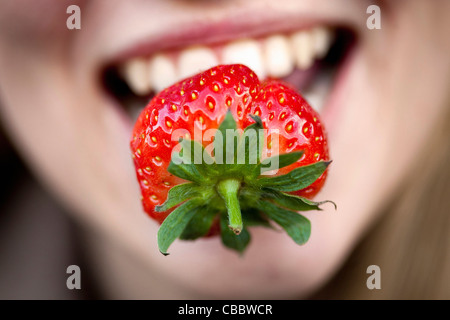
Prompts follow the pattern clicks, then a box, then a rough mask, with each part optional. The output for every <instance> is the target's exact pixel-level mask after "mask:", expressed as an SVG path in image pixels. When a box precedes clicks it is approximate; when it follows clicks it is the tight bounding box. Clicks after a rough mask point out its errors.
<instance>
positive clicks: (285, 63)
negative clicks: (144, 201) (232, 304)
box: [264, 35, 294, 78]
mask: <svg viewBox="0 0 450 320" xmlns="http://www.w3.org/2000/svg"><path fill="white" fill-rule="evenodd" d="M264 53H265V67H266V70H267V74H268V75H269V76H272V77H278V78H281V77H284V76H287V75H288V74H290V73H291V72H292V70H293V69H294V60H293V56H292V49H291V47H290V44H289V41H288V39H287V38H286V37H285V36H282V35H273V36H270V37H268V38H267V39H265V40H264Z"/></svg>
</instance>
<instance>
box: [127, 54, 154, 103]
mask: <svg viewBox="0 0 450 320" xmlns="http://www.w3.org/2000/svg"><path fill="white" fill-rule="evenodd" d="M121 72H122V74H123V76H124V78H125V81H126V82H127V84H128V86H129V87H130V89H131V90H132V91H133V92H134V93H135V94H137V95H140V96H141V95H145V94H147V93H148V92H149V91H150V83H149V80H148V75H147V62H146V61H145V59H143V58H133V59H131V60H129V61H127V62H126V63H125V64H124V65H123V66H122V70H121Z"/></svg>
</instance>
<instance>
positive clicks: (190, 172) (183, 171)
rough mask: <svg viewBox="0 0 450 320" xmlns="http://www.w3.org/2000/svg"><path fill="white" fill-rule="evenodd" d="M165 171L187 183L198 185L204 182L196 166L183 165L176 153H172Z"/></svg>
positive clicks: (191, 164)
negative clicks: (191, 182) (196, 183)
mask: <svg viewBox="0 0 450 320" xmlns="http://www.w3.org/2000/svg"><path fill="white" fill-rule="evenodd" d="M167 171H169V172H170V173H171V174H173V175H174V176H177V177H179V178H181V179H185V180H188V181H193V182H198V183H201V182H202V181H204V177H203V176H202V175H201V174H200V172H199V171H198V169H197V166H196V165H195V164H193V163H190V164H187V163H183V158H182V157H181V156H180V155H179V153H178V152H173V153H172V159H171V161H170V163H169V167H168V168H167Z"/></svg>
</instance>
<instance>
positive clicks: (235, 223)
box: [217, 179, 243, 235]
mask: <svg viewBox="0 0 450 320" xmlns="http://www.w3.org/2000/svg"><path fill="white" fill-rule="evenodd" d="M240 185H241V183H240V182H239V181H238V180H235V179H227V180H222V181H220V182H219V183H218V184H217V192H218V193H219V195H220V196H221V197H222V199H223V200H224V201H225V205H226V207H227V212H228V227H229V228H230V229H231V230H233V232H234V233H235V234H237V235H238V234H240V233H241V231H242V227H243V226H242V214H241V208H240V206H239V199H238V191H239V187H240Z"/></svg>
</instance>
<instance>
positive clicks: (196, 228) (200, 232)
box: [180, 206, 218, 240]
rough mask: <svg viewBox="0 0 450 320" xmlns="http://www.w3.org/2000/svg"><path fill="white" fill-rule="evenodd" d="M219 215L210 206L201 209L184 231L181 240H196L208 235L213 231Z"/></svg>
mask: <svg viewBox="0 0 450 320" xmlns="http://www.w3.org/2000/svg"><path fill="white" fill-rule="evenodd" d="M217 214H218V212H217V211H215V210H211V208H208V206H202V207H199V208H198V209H197V212H196V214H195V215H194V217H193V218H192V219H191V221H189V223H188V225H187V226H186V228H185V229H184V230H183V233H182V234H181V236H180V239H182V240H194V239H197V238H200V237H203V236H204V235H206V234H207V233H208V231H209V230H210V229H211V226H212V224H213V222H214V219H215V218H216V217H217Z"/></svg>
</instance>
